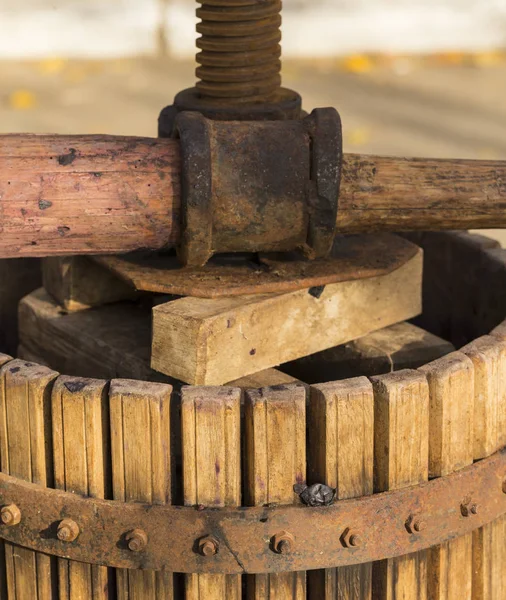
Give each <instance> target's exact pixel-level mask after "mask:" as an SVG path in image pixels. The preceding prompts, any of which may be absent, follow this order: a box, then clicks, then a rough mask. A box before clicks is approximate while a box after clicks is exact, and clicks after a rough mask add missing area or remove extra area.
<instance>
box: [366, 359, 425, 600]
mask: <svg viewBox="0 0 506 600" xmlns="http://www.w3.org/2000/svg"><path fill="white" fill-rule="evenodd" d="M371 381H372V383H373V387H374V421H375V426H374V430H375V431H374V488H375V491H377V492H384V491H388V490H395V489H399V488H403V487H408V486H412V485H419V484H420V483H423V482H425V481H427V478H428V462H429V447H428V431H429V386H428V384H427V380H426V378H425V376H424V375H423V374H421V373H418V372H416V371H407V370H405V371H399V372H397V373H390V374H388V375H380V376H378V377H373V378H372V379H371ZM408 517H409V515H406V519H407V518H408ZM373 598H374V599H375V600H395V599H398V598H402V599H403V600H426V599H427V553H426V552H425V551H423V552H417V553H414V554H410V555H407V556H402V557H399V558H394V559H389V560H384V561H380V562H377V563H375V564H374V567H373Z"/></svg>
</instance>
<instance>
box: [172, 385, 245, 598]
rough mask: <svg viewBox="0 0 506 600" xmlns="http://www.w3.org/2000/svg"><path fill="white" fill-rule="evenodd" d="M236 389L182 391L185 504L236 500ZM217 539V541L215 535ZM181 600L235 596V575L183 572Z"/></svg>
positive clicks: (231, 503)
mask: <svg viewBox="0 0 506 600" xmlns="http://www.w3.org/2000/svg"><path fill="white" fill-rule="evenodd" d="M240 406H241V392H240V390H239V389H234V388H190V387H185V388H183V389H182V392H181V427H182V439H183V488H184V503H185V505H187V506H196V505H200V504H202V505H204V506H214V507H219V506H239V505H240V504H241V449H240V448H241V426H240ZM218 542H219V540H218ZM185 580H186V600H222V599H224V598H226V599H227V600H240V598H241V576H240V575H197V574H191V575H186V577H185Z"/></svg>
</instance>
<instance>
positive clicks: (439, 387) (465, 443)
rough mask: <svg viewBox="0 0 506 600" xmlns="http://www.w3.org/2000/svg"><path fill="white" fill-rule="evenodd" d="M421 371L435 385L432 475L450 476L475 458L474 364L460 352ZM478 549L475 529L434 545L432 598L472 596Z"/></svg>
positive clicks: (430, 579) (468, 598)
mask: <svg viewBox="0 0 506 600" xmlns="http://www.w3.org/2000/svg"><path fill="white" fill-rule="evenodd" d="M420 371H421V372H422V373H424V374H425V375H426V377H427V380H428V382H429V390H430V408H429V476H430V477H444V476H446V475H449V474H450V473H453V472H455V471H457V470H459V469H461V468H463V467H466V466H468V465H470V464H472V463H473V445H474V444H473V405H474V368H473V363H472V362H471V360H469V358H467V356H465V355H464V354H462V353H459V352H455V353H453V354H450V355H448V356H446V357H445V358H441V359H439V360H436V361H434V362H432V363H431V364H429V365H426V366H425V367H422V368H421V369H420ZM419 518H420V519H423V518H424V515H423V514H421V515H420V517H419ZM429 518H430V517H429ZM472 553H473V536H472V534H469V535H465V536H462V537H460V538H458V539H456V540H454V541H452V542H447V543H445V544H443V545H441V546H436V547H434V548H431V549H430V550H429V552H428V556H429V567H428V574H429V577H428V597H429V599H430V600H471V592H472V574H473V569H472Z"/></svg>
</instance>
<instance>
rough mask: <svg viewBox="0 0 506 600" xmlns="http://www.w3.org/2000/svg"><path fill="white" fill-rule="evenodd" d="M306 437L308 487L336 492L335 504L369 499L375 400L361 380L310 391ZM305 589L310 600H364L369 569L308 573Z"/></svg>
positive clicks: (366, 566) (368, 587) (367, 594)
mask: <svg viewBox="0 0 506 600" xmlns="http://www.w3.org/2000/svg"><path fill="white" fill-rule="evenodd" d="M308 431H309V432H310V436H311V443H310V445H309V448H308V452H309V462H308V483H325V484H327V485H329V486H330V487H333V488H336V490H337V491H336V499H338V500H344V499H347V498H354V497H358V496H367V495H369V494H372V493H373V462H374V449H373V445H374V397H373V390H372V385H371V384H370V382H369V381H368V380H367V379H366V378H365V377H361V378H357V379H349V380H345V381H339V382H335V383H327V384H323V385H316V386H314V387H312V388H311V397H310V402H309V409H308ZM357 533H361V535H363V532H357ZM308 586H309V592H310V597H311V598H315V599H316V598H318V599H321V600H334V599H338V600H368V599H370V598H371V593H372V563H368V564H363V565H358V566H352V567H342V568H340V569H326V570H325V571H323V570H322V571H315V572H310V573H308Z"/></svg>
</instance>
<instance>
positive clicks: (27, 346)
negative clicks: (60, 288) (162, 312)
mask: <svg viewBox="0 0 506 600" xmlns="http://www.w3.org/2000/svg"><path fill="white" fill-rule="evenodd" d="M19 315H20V330H19V335H20V352H22V354H23V357H27V358H33V359H35V358H36V357H38V359H39V360H41V361H42V362H43V363H49V364H50V365H51V366H52V367H53V368H55V369H58V371H60V372H61V373H65V374H66V375H75V376H78V377H93V378H96V377H101V378H104V379H112V378H115V377H125V378H130V379H140V380H150V381H158V382H162V383H165V382H168V381H169V378H168V377H166V376H164V375H161V374H159V373H156V372H155V371H153V370H152V369H151V368H150V365H149V362H150V355H151V325H150V323H151V309H150V307H149V306H140V305H138V304H135V303H130V302H122V303H118V304H114V305H109V306H101V307H99V308H96V309H93V310H84V311H80V312H74V313H71V314H66V312H65V311H62V309H61V307H60V306H59V305H58V304H57V303H56V302H55V301H54V300H53V299H52V298H51V297H50V296H49V295H48V294H47V293H46V292H45V291H44V290H43V289H40V290H37V291H35V292H34V293H32V294H30V295H28V296H26V297H25V298H23V300H22V301H21V303H20V305H19ZM76 340H79V343H76Z"/></svg>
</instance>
